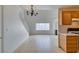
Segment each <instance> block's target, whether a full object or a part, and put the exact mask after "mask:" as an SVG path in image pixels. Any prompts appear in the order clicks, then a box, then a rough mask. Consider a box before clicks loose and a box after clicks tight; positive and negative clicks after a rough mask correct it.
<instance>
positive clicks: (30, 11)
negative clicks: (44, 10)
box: [26, 5, 38, 16]
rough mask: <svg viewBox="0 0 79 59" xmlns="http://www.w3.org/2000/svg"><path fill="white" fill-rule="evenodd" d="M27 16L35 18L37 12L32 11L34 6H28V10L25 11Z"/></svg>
mask: <svg viewBox="0 0 79 59" xmlns="http://www.w3.org/2000/svg"><path fill="white" fill-rule="evenodd" d="M26 13H27V15H31V16H36V15H38V11H36V10H35V9H34V6H33V5H31V6H30V10H26Z"/></svg>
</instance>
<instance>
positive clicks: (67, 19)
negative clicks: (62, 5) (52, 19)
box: [62, 11, 72, 25]
mask: <svg viewBox="0 0 79 59" xmlns="http://www.w3.org/2000/svg"><path fill="white" fill-rule="evenodd" d="M71 24H72V17H71V12H69V11H62V25H71Z"/></svg>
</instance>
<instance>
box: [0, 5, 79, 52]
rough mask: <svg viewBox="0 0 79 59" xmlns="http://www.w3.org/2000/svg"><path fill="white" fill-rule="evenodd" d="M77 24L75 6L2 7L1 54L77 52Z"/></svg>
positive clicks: (78, 15) (0, 14)
mask: <svg viewBox="0 0 79 59" xmlns="http://www.w3.org/2000/svg"><path fill="white" fill-rule="evenodd" d="M78 22H79V6H78V5H77V6H72V5H71V6H68V5H4V6H3V5H1V6H0V52H1V53H65V52H67V53H68V52H70V53H71V52H72V53H73V52H78V49H79V48H78V47H79V39H78V37H79V36H78V34H79V26H78V25H79V23H78Z"/></svg>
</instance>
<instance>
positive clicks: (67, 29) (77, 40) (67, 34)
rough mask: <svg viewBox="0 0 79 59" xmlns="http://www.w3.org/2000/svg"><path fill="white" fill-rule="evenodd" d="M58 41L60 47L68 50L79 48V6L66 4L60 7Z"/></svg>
mask: <svg viewBox="0 0 79 59" xmlns="http://www.w3.org/2000/svg"><path fill="white" fill-rule="evenodd" d="M58 14H59V15H58V16H59V18H58V29H59V34H58V40H59V41H58V43H59V47H60V48H61V49H62V50H63V51H65V52H67V53H74V52H78V50H79V6H78V5H77V6H65V7H62V8H60V9H59V13H58Z"/></svg>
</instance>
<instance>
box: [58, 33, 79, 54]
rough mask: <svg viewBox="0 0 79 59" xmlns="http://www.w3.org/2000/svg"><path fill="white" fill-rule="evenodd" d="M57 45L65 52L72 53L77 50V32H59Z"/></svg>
mask: <svg viewBox="0 0 79 59" xmlns="http://www.w3.org/2000/svg"><path fill="white" fill-rule="evenodd" d="M59 46H60V48H62V49H63V50H64V51H65V52H68V53H72V52H77V51H78V35H77V34H60V41H59Z"/></svg>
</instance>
